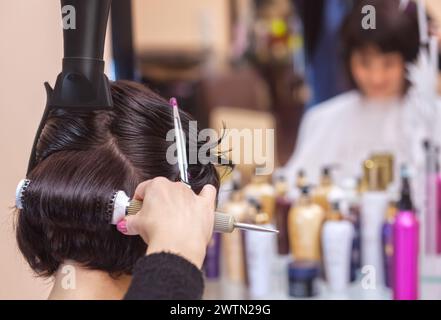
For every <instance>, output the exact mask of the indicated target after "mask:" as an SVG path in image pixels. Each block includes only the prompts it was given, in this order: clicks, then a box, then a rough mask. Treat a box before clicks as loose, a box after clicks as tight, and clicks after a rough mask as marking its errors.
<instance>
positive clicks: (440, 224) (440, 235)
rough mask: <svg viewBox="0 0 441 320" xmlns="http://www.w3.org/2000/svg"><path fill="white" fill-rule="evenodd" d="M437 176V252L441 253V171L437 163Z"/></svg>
mask: <svg viewBox="0 0 441 320" xmlns="http://www.w3.org/2000/svg"><path fill="white" fill-rule="evenodd" d="M437 167H438V168H437V177H436V231H437V232H436V233H437V234H436V253H437V254H439V255H440V254H441V172H440V170H439V165H437Z"/></svg>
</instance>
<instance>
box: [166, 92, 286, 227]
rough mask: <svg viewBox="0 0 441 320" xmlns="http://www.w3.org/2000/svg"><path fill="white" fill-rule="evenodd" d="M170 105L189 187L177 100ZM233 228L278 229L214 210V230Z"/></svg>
mask: <svg viewBox="0 0 441 320" xmlns="http://www.w3.org/2000/svg"><path fill="white" fill-rule="evenodd" d="M170 105H171V106H172V108H173V121H174V127H175V137H176V152H177V158H178V167H179V173H180V177H181V181H182V182H184V183H185V184H186V185H187V186H188V187H189V188H191V186H190V183H189V180H188V160H187V147H186V143H185V133H184V130H183V129H182V123H181V118H180V116H179V109H178V102H177V100H176V98H171V99H170ZM235 228H239V229H244V230H253V231H261V232H270V233H279V231H278V230H274V229H271V228H266V227H262V226H257V225H253V224H248V223H239V222H236V221H235V219H234V217H233V216H232V215H230V214H226V213H222V212H215V216H214V231H215V232H223V233H230V232H232V231H233V230H234V229H235Z"/></svg>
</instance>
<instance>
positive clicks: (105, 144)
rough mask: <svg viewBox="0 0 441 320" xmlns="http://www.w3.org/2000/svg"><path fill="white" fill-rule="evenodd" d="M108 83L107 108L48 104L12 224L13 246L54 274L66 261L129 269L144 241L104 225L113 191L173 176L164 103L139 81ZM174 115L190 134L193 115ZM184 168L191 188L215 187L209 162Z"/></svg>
mask: <svg viewBox="0 0 441 320" xmlns="http://www.w3.org/2000/svg"><path fill="white" fill-rule="evenodd" d="M111 89H112V98H113V102H114V108H113V110H112V111H91V112H71V111H66V110H62V109H54V110H52V111H51V113H50V115H49V117H48V120H47V122H46V125H45V127H44V129H43V132H42V134H41V137H40V140H39V143H38V146H37V165H36V166H35V168H34V169H33V170H32V171H31V172H30V174H29V175H28V177H27V178H28V179H30V180H31V184H30V185H29V187H28V189H27V190H26V192H25V193H24V198H23V209H22V210H20V211H19V213H18V218H17V224H16V231H17V241H18V245H19V248H20V250H21V252H22V254H23V255H24V257H25V258H26V260H27V261H28V263H29V265H30V266H31V268H32V269H33V270H34V271H35V272H36V273H37V274H39V275H42V276H50V275H52V274H54V273H55V272H56V271H57V269H58V267H59V266H60V264H61V263H63V261H65V260H67V259H70V260H74V261H76V262H78V263H80V264H82V265H84V266H85V267H88V268H91V269H98V270H103V271H107V272H109V273H110V274H112V275H118V274H124V273H125V274H128V273H130V272H131V270H132V267H133V265H134V263H135V261H136V260H137V259H138V258H139V257H141V256H142V255H144V254H145V251H146V245H145V243H144V242H143V240H142V239H141V238H140V237H138V236H136V237H127V236H124V235H122V234H121V233H119V232H118V231H117V230H116V228H115V226H114V225H111V224H109V217H108V216H106V208H107V205H108V203H109V201H110V199H111V196H112V195H113V193H114V192H115V191H117V190H123V191H125V192H126V193H127V194H128V195H129V196H130V195H132V194H133V192H134V191H135V188H136V186H137V184H139V183H140V182H142V181H144V180H147V179H151V178H154V177H157V176H163V177H166V178H168V179H170V180H173V181H177V180H179V169H178V166H177V165H170V164H169V163H168V162H167V160H166V152H167V149H168V147H169V146H170V145H171V144H172V143H173V141H166V135H167V132H168V131H169V130H170V129H173V118H172V108H171V107H170V105H169V103H168V102H167V101H166V100H164V99H163V98H161V97H160V96H159V95H157V94H155V93H154V92H152V91H151V90H149V89H148V88H146V87H145V86H143V85H141V84H136V83H132V82H128V81H118V82H114V83H113V84H112V86H111ZM180 116H181V121H182V126H183V129H184V131H185V132H188V128H189V121H191V120H192V118H191V117H190V116H189V115H188V114H187V113H185V112H182V111H181V112H180ZM200 144H201V142H199V143H198V145H200ZM189 174H190V177H191V178H190V184H191V186H192V188H193V190H194V191H195V192H199V191H200V190H201V189H202V187H203V186H204V185H205V184H212V185H214V186H215V187H216V188H218V187H219V176H218V173H217V171H216V169H215V167H214V165H212V164H206V165H204V164H201V163H199V162H198V163H197V164H194V165H190V166H189Z"/></svg>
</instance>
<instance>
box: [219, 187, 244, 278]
mask: <svg viewBox="0 0 441 320" xmlns="http://www.w3.org/2000/svg"><path fill="white" fill-rule="evenodd" d="M233 188H234V190H233V192H232V194H231V199H230V201H228V202H227V203H225V205H224V206H223V207H222V208H221V210H222V212H225V213H228V214H231V215H232V216H233V217H234V218H235V220H236V221H237V222H245V221H248V220H249V219H248V216H249V209H250V207H249V204H248V201H246V200H244V199H243V196H242V192H241V191H240V190H239V187H238V185H237V184H234V186H233ZM243 236H244V234H243V231H242V230H239V229H236V230H234V232H232V233H223V234H222V236H221V237H222V258H223V259H224V266H225V270H226V276H227V279H228V280H229V281H231V282H233V283H240V284H245V283H246V264H245V244H244V241H243Z"/></svg>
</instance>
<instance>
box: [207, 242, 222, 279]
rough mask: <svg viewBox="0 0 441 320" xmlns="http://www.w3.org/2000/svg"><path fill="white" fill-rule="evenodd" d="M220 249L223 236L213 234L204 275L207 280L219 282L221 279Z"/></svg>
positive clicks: (208, 248)
mask: <svg viewBox="0 0 441 320" xmlns="http://www.w3.org/2000/svg"><path fill="white" fill-rule="evenodd" d="M220 248H221V235H220V233H213V236H212V238H211V241H210V243H209V244H208V247H207V251H206V255H205V261H204V273H205V277H206V278H207V279H210V280H217V279H219V277H220V253H221V252H220Z"/></svg>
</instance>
